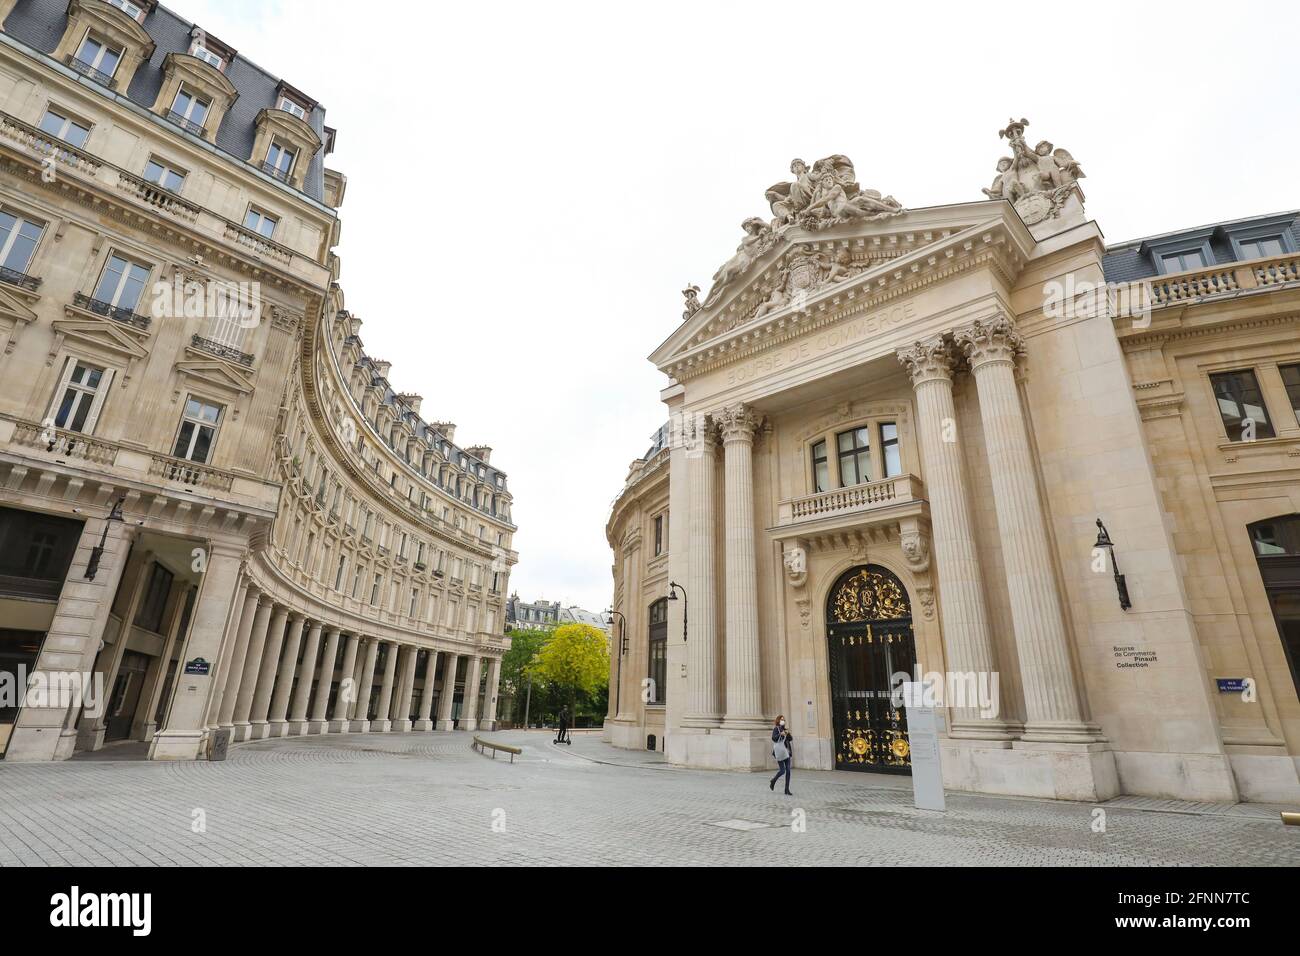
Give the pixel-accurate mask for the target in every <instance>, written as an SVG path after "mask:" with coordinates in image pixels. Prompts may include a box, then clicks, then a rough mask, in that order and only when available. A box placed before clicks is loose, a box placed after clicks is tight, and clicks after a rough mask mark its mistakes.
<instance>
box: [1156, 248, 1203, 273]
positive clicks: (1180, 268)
mask: <svg viewBox="0 0 1300 956" xmlns="http://www.w3.org/2000/svg"><path fill="white" fill-rule="evenodd" d="M1160 264H1161V271H1162V272H1164V273H1165V274H1166V275H1167V274H1169V273H1171V272H1190V271H1192V270H1193V269H1204V268H1205V267H1206V266H1207V265H1209V263H1207V262H1206V261H1205V254H1204V253H1203V252H1202V251H1201V250H1200V249H1188V250H1186V251H1184V252H1167V253H1165V254H1164V255H1162V256H1161V257H1160Z"/></svg>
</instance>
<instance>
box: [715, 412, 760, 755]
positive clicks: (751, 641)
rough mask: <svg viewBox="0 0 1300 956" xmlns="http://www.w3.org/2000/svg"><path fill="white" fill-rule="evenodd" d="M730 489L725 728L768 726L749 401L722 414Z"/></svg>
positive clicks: (754, 421)
mask: <svg viewBox="0 0 1300 956" xmlns="http://www.w3.org/2000/svg"><path fill="white" fill-rule="evenodd" d="M718 423H719V426H720V427H721V429H722V443H723V448H724V449H725V452H724V461H725V469H726V473H725V476H724V477H725V489H726V516H727V530H726V535H727V537H726V563H727V583H726V595H727V599H726V600H727V603H726V615H727V618H726V620H727V712H726V718H725V720H724V721H723V726H724V727H725V728H727V729H734V730H765V729H766V727H767V721H766V720H764V718H763V683H762V675H761V673H760V670H759V668H760V648H759V634H758V602H757V600H756V599H755V597H756V595H757V593H758V570H757V563H756V558H755V553H754V435H755V433H756V431H757V430H758V425H759V417H758V416H757V415H756V414H755V413H754V410H753V409H752V408H751V407H749V406H748V405H743V404H738V405H732V406H730V407H728V408H726V409H724V410H723V411H722V413H721V414H720V415H719V416H718Z"/></svg>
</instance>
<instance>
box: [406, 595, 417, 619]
mask: <svg viewBox="0 0 1300 956" xmlns="http://www.w3.org/2000/svg"><path fill="white" fill-rule="evenodd" d="M419 607H420V589H419V588H411V607H410V610H409V611H408V612H407V614H406V616H407V617H409V618H412V619H414V618H415V612H416V611H417V610H419Z"/></svg>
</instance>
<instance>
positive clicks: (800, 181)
mask: <svg viewBox="0 0 1300 956" xmlns="http://www.w3.org/2000/svg"><path fill="white" fill-rule="evenodd" d="M790 172H792V173H794V182H792V183H777V184H776V185H774V186H771V187H769V188H768V190H767V193H766V198H767V201H768V204H769V205H770V206H771V208H772V216H773V219H772V226H773V227H774V228H779V227H781V226H783V225H785V224H786V223H789V222H793V221H794V218H795V217H796V216H797V215H798V214H799V213H801V212H803V211H804V209H806V208H807V206H808V202H809V201H810V200H811V199H812V194H813V190H814V188H815V186H814V183H813V177H812V172H811V170H809V169H808V164H807V163H805V162H804V161H803V160H802V159H795V160H792V161H791V163H790Z"/></svg>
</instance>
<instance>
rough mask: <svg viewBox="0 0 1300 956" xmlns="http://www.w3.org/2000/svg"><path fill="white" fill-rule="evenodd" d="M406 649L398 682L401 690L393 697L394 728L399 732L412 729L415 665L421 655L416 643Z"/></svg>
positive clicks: (402, 732)
mask: <svg viewBox="0 0 1300 956" xmlns="http://www.w3.org/2000/svg"><path fill="white" fill-rule="evenodd" d="M405 651H406V653H405V655H404V656H403V659H402V665H401V666H402V670H401V676H400V680H399V681H398V684H397V686H398V689H399V691H398V694H397V696H396V697H395V698H394V699H393V726H392V730H393V731H394V732H396V733H399V734H404V733H406V732H407V731H408V730H410V729H411V697H412V696H413V695H414V693H415V665H416V662H417V661H418V660H419V657H420V649H419V648H418V647H416V646H415V645H414V644H410V645H407V647H406V648H405Z"/></svg>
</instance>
